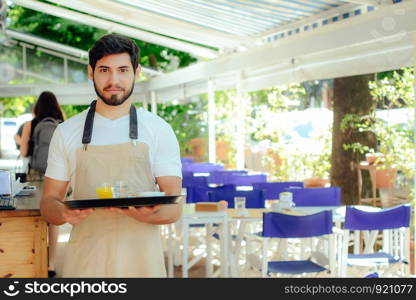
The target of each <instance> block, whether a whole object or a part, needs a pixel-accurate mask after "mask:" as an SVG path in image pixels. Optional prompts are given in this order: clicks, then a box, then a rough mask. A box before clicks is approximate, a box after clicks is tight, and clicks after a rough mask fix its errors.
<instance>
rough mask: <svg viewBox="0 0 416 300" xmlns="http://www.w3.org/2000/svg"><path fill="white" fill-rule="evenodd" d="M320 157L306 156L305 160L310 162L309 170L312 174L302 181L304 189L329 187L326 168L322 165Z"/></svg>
mask: <svg viewBox="0 0 416 300" xmlns="http://www.w3.org/2000/svg"><path fill="white" fill-rule="evenodd" d="M322 155H324V154H321V155H313V154H309V155H307V160H308V161H309V162H310V168H311V170H312V174H311V176H310V177H307V178H305V179H304V180H303V186H304V187H305V188H318V187H326V186H328V185H329V180H328V179H326V178H328V172H329V170H328V166H326V165H323V164H322V163H321V161H322V157H321V156H322Z"/></svg>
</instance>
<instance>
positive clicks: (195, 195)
mask: <svg viewBox="0 0 416 300" xmlns="http://www.w3.org/2000/svg"><path fill="white" fill-rule="evenodd" d="M232 191H235V185H231V184H228V185H223V186H219V187H209V186H196V185H194V186H190V187H187V188H186V203H197V202H209V201H211V200H210V199H209V197H208V193H210V192H218V193H220V194H221V193H229V192H232Z"/></svg>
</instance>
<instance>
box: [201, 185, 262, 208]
mask: <svg viewBox="0 0 416 300" xmlns="http://www.w3.org/2000/svg"><path fill="white" fill-rule="evenodd" d="M234 197H245V198H246V208H264V207H265V202H266V199H265V194H264V191H263V190H252V191H236V190H235V189H234V190H226V191H219V190H218V191H217V190H215V191H212V192H209V193H208V199H209V201H210V202H218V201H221V200H225V201H227V202H228V207H229V208H234Z"/></svg>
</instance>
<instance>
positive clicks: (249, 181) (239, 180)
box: [229, 174, 267, 186]
mask: <svg viewBox="0 0 416 300" xmlns="http://www.w3.org/2000/svg"><path fill="white" fill-rule="evenodd" d="M266 181H267V175H266V174H255V175H244V174H243V175H240V174H237V175H232V176H231V177H230V178H229V183H230V184H235V185H237V186H252V185H253V183H256V182H266Z"/></svg>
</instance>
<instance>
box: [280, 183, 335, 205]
mask: <svg viewBox="0 0 416 300" xmlns="http://www.w3.org/2000/svg"><path fill="white" fill-rule="evenodd" d="M285 191H286V192H291V193H292V194H293V202H294V203H295V206H339V205H341V189H340V188H339V187H328V188H287V189H286V190H285Z"/></svg>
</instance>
